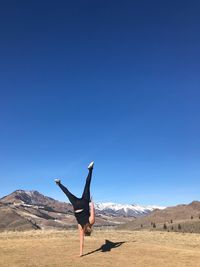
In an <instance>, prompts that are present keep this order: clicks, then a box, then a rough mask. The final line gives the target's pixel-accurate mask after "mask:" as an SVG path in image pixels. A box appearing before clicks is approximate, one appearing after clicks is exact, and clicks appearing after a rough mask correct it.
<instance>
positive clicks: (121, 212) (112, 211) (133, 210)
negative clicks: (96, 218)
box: [95, 202, 165, 217]
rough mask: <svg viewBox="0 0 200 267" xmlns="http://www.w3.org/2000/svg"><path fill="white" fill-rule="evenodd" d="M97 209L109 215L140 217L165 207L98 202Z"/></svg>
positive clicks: (98, 211)
mask: <svg viewBox="0 0 200 267" xmlns="http://www.w3.org/2000/svg"><path fill="white" fill-rule="evenodd" d="M95 209H96V213H97V214H102V215H108V216H114V217H118V216H125V217H139V216H143V215H147V214H149V213H151V212H152V211H153V210H155V209H165V207H161V206H140V205H137V204H132V205H130V204H117V203H111V202H106V203H96V204H95Z"/></svg>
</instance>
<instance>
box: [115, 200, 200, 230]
mask: <svg viewBox="0 0 200 267" xmlns="http://www.w3.org/2000/svg"><path fill="white" fill-rule="evenodd" d="M118 228H119V229H128V230H142V229H152V230H165V231H166V230H167V231H181V232H196V233H200V202H199V201H193V202H192V203H190V204H188V205H178V206H174V207H168V208H166V209H164V210H154V211H153V212H152V213H150V214H148V215H147V216H144V217H139V218H135V219H134V220H132V221H131V222H128V223H126V224H123V225H120V226H119V227H118Z"/></svg>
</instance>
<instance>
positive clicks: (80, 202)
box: [55, 162, 95, 257]
mask: <svg viewBox="0 0 200 267" xmlns="http://www.w3.org/2000/svg"><path fill="white" fill-rule="evenodd" d="M93 167H94V162H91V163H90V164H89V166H88V170H89V173H88V176H87V179H86V183H85V188H84V191H83V194H82V197H81V198H78V197H76V196H74V195H73V194H72V193H71V192H70V191H69V190H68V189H67V188H66V187H65V186H64V185H62V184H61V181H60V180H59V179H55V182H56V184H57V185H58V186H59V187H60V188H61V189H62V191H63V192H64V193H65V194H66V196H67V197H68V199H69V201H70V202H71V203H72V206H73V208H74V215H75V217H76V220H77V222H78V229H79V237H80V255H79V256H80V257H81V256H82V255H83V245H84V235H90V234H91V232H92V225H93V224H94V223H95V211H94V203H93V202H90V201H91V200H90V182H91V178H92V171H93ZM89 204H90V205H89Z"/></svg>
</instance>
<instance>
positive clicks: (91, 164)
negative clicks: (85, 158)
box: [88, 161, 94, 170]
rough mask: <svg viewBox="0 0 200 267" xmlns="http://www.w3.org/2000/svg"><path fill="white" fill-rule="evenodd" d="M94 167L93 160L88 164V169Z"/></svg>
mask: <svg viewBox="0 0 200 267" xmlns="http://www.w3.org/2000/svg"><path fill="white" fill-rule="evenodd" d="M93 167H94V161H92V162H91V163H90V164H89V165H88V170H92V169H93Z"/></svg>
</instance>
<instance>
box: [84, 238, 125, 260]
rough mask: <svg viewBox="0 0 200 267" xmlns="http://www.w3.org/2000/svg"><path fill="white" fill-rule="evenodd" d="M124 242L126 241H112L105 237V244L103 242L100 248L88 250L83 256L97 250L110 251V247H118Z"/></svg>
mask: <svg viewBox="0 0 200 267" xmlns="http://www.w3.org/2000/svg"><path fill="white" fill-rule="evenodd" d="M126 242H127V241H121V242H112V241H110V240H107V239H106V240H105V244H103V245H102V246H101V247H100V248H98V249H95V250H93V251H91V252H88V253H86V254H84V255H83V256H87V255H90V254H92V253H95V252H98V251H101V252H108V251H111V249H114V248H118V247H120V246H121V245H122V244H124V243H126Z"/></svg>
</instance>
